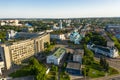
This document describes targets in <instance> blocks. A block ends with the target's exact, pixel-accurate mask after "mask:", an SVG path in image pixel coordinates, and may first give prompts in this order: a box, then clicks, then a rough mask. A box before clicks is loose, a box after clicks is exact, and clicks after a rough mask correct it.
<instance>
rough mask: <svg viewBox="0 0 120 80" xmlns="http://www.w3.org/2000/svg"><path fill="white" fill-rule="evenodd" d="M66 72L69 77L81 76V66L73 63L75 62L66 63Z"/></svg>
mask: <svg viewBox="0 0 120 80" xmlns="http://www.w3.org/2000/svg"><path fill="white" fill-rule="evenodd" d="M66 72H67V73H69V74H71V75H77V76H79V75H81V74H82V71H81V64H80V63H75V62H68V64H67V67H66Z"/></svg>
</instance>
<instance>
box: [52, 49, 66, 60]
mask: <svg viewBox="0 0 120 80" xmlns="http://www.w3.org/2000/svg"><path fill="white" fill-rule="evenodd" d="M65 51H66V50H65V49H64V48H58V49H57V51H55V53H54V54H53V55H54V56H56V57H57V58H59V57H60V55H61V54H62V53H63V52H65Z"/></svg>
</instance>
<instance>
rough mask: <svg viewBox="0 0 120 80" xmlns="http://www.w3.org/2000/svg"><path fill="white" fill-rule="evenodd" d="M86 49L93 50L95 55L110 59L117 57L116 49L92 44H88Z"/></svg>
mask: <svg viewBox="0 0 120 80" xmlns="http://www.w3.org/2000/svg"><path fill="white" fill-rule="evenodd" d="M87 47H88V48H89V49H91V50H93V51H94V52H95V53H96V54H102V55H104V56H108V57H111V58H116V57H118V56H119V54H118V49H117V48H116V47H103V46H98V45H94V44H92V45H91V44H88V45H87Z"/></svg>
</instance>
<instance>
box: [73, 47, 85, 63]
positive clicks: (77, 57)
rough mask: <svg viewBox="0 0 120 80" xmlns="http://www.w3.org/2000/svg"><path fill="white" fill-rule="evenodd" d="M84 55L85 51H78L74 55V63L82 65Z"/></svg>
mask: <svg viewBox="0 0 120 80" xmlns="http://www.w3.org/2000/svg"><path fill="white" fill-rule="evenodd" d="M83 54H84V50H82V49H77V50H75V51H74V53H73V61H74V62H79V63H81V64H82V56H83Z"/></svg>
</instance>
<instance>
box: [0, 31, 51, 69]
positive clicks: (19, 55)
mask: <svg viewBox="0 0 120 80" xmlns="http://www.w3.org/2000/svg"><path fill="white" fill-rule="evenodd" d="M46 42H48V43H50V35H49V34H48V33H44V34H41V35H40V36H37V37H34V38H30V39H27V40H23V41H18V42H14V43H12V44H9V45H7V44H1V45H0V54H1V55H2V57H3V61H4V64H5V69H10V68H11V67H12V66H15V65H16V64H21V62H22V61H23V60H25V59H27V58H29V57H31V56H33V55H37V54H38V53H39V52H41V51H43V50H44V45H45V43H46Z"/></svg>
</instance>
